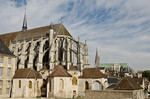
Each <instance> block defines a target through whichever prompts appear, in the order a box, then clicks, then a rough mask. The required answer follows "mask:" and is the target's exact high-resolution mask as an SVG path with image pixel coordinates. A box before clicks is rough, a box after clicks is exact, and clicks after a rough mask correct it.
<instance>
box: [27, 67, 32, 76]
mask: <svg viewBox="0 0 150 99" xmlns="http://www.w3.org/2000/svg"><path fill="white" fill-rule="evenodd" d="M29 69H30V68H29ZM30 72H31V69H30V71H29V72H28V74H27V76H26V78H28V76H29V73H30Z"/></svg>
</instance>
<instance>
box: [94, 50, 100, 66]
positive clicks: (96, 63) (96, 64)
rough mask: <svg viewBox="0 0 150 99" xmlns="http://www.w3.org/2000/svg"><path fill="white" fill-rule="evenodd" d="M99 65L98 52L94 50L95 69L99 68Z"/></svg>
mask: <svg viewBox="0 0 150 99" xmlns="http://www.w3.org/2000/svg"><path fill="white" fill-rule="evenodd" d="M99 65H100V57H99V56H98V50H97V48H96V56H95V67H99Z"/></svg>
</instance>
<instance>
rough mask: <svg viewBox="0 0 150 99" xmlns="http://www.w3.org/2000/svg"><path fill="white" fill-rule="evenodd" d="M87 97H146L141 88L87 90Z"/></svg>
mask: <svg viewBox="0 0 150 99" xmlns="http://www.w3.org/2000/svg"><path fill="white" fill-rule="evenodd" d="M85 99H144V94H143V91H141V90H133V91H132V90H105V91H94V90H90V91H85Z"/></svg>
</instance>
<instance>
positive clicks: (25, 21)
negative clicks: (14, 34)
mask: <svg viewBox="0 0 150 99" xmlns="http://www.w3.org/2000/svg"><path fill="white" fill-rule="evenodd" d="M26 29H27V18H26V13H25V15H24V20H23V26H22V32H24V31H25V30H26Z"/></svg>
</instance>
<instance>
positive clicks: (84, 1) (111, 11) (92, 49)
mask: <svg viewBox="0 0 150 99" xmlns="http://www.w3.org/2000/svg"><path fill="white" fill-rule="evenodd" d="M25 9H26V14H27V24H28V29H31V28H36V27H41V26H45V25H50V23H51V22H52V23H53V24H57V23H61V22H62V23H63V24H64V26H65V27H66V28H67V30H68V31H69V32H70V33H71V35H72V36H73V37H74V38H75V39H76V40H77V38H78V37H80V40H81V42H85V40H87V45H88V52H89V62H90V65H91V67H92V66H94V61H95V54H96V48H98V53H99V56H100V62H101V63H128V65H129V66H130V67H132V68H133V69H134V70H150V0H0V34H4V33H9V32H15V31H20V30H21V29H22V24H23V17H24V14H25Z"/></svg>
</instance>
